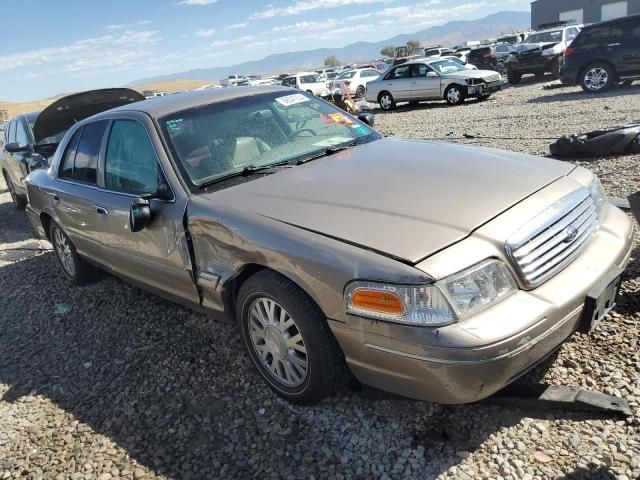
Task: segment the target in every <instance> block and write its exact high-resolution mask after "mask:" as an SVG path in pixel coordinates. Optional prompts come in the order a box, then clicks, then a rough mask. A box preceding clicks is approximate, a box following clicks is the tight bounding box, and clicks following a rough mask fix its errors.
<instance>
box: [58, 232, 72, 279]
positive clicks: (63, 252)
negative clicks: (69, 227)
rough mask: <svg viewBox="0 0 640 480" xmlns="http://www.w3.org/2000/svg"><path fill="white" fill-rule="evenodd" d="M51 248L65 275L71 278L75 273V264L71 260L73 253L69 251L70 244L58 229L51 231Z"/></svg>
mask: <svg viewBox="0 0 640 480" xmlns="http://www.w3.org/2000/svg"><path fill="white" fill-rule="evenodd" d="M53 246H54V248H55V251H56V255H57V256H58V260H60V265H62V268H63V269H64V271H65V273H66V274H67V275H68V276H70V277H73V276H74V275H75V272H76V268H75V262H74V259H73V252H72V251H71V243H70V242H69V240H68V239H67V236H66V235H65V234H64V233H63V232H62V230H60V229H59V228H57V227H56V228H54V230H53Z"/></svg>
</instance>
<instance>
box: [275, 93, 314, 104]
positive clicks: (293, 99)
mask: <svg viewBox="0 0 640 480" xmlns="http://www.w3.org/2000/svg"><path fill="white" fill-rule="evenodd" d="M308 101H309V99H308V98H307V97H305V96H304V95H302V94H301V93H294V94H293V95H286V96H284V97H278V98H276V102H278V103H279V104H280V105H282V106H284V107H289V106H291V105H296V104H298V103H303V102H308Z"/></svg>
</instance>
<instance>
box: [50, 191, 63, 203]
mask: <svg viewBox="0 0 640 480" xmlns="http://www.w3.org/2000/svg"><path fill="white" fill-rule="evenodd" d="M48 195H49V196H50V197H51V198H53V201H54V202H59V201H60V196H59V195H58V194H57V193H52V192H49V193H48Z"/></svg>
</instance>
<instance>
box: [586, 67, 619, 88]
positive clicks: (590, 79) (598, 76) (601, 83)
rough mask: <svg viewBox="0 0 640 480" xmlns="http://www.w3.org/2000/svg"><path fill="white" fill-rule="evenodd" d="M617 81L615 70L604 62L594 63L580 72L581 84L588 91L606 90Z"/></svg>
mask: <svg viewBox="0 0 640 480" xmlns="http://www.w3.org/2000/svg"><path fill="white" fill-rule="evenodd" d="M615 82H616V74H615V71H614V70H613V68H612V67H611V65H609V64H607V63H604V62H597V63H592V64H591V65H589V66H588V67H587V68H585V69H584V70H583V71H582V73H580V86H581V87H582V90H584V91H585V92H587V93H602V92H606V91H607V90H609V89H610V88H611V87H612V86H613V85H614V84H615Z"/></svg>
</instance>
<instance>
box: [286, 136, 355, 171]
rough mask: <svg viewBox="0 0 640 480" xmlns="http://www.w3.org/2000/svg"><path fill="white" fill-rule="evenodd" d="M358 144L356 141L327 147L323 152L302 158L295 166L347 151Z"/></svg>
mask: <svg viewBox="0 0 640 480" xmlns="http://www.w3.org/2000/svg"><path fill="white" fill-rule="evenodd" d="M357 144H358V142H357V141H356V140H354V141H352V142H349V143H345V144H342V145H335V146H333V147H329V148H325V149H324V150H320V151H319V152H315V153H313V154H312V155H309V156H308V157H304V158H301V159H300V160H298V161H297V162H296V165H302V164H303V163H307V162H310V161H312V160H316V159H317V158H321V157H328V156H329V155H333V154H334V153H337V152H340V151H342V150H348V149H350V148H352V147H355V146H356V145H357Z"/></svg>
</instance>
